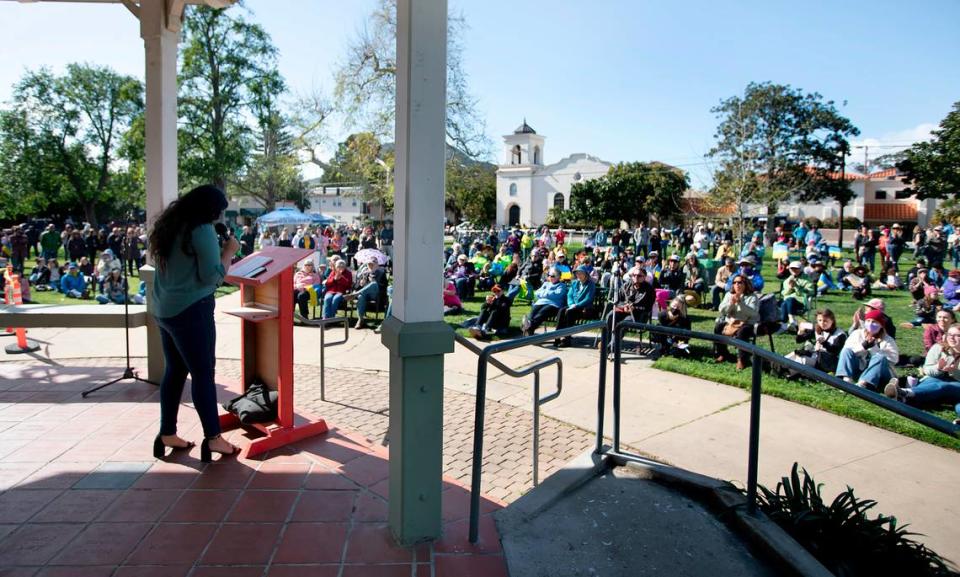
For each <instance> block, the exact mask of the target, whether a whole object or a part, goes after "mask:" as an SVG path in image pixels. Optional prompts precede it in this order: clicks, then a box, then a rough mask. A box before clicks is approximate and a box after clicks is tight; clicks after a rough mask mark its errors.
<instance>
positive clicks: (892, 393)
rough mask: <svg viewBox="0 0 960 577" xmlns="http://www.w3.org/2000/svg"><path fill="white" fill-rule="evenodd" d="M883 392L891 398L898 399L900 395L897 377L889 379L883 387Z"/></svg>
mask: <svg viewBox="0 0 960 577" xmlns="http://www.w3.org/2000/svg"><path fill="white" fill-rule="evenodd" d="M883 394H884V395H885V396H887V397H890V398H891V399H898V398H900V396H901V391H900V380H899V379H897V377H893V378H892V379H890V382H889V383H887V385H886V386H885V387H883Z"/></svg>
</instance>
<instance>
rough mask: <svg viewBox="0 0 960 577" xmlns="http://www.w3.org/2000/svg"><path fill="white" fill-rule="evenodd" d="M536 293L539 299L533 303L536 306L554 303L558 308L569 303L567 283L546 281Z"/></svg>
mask: <svg viewBox="0 0 960 577" xmlns="http://www.w3.org/2000/svg"><path fill="white" fill-rule="evenodd" d="M534 294H535V295H537V300H536V302H534V303H533V305H534V306H537V305H553V306H555V307H557V308H558V309H562V308H563V307H564V306H566V304H567V302H566V301H567V298H566V297H567V285H566V283H562V282H558V283H551V282H545V283H543V286H541V287H540V288H538V289H537V291H536V292H535V293H534Z"/></svg>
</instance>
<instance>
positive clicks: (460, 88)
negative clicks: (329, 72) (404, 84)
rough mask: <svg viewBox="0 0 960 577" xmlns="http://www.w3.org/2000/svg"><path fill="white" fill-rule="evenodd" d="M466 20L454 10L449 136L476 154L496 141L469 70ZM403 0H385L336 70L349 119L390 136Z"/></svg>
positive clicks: (340, 99)
mask: <svg viewBox="0 0 960 577" xmlns="http://www.w3.org/2000/svg"><path fill="white" fill-rule="evenodd" d="M465 26H466V23H465V21H464V19H463V17H461V16H456V15H454V16H451V17H450V18H449V19H448V27H447V126H446V127H447V141H448V143H449V144H451V145H452V146H454V147H456V148H457V149H459V150H461V151H462V152H464V153H465V154H467V156H469V157H471V158H480V157H483V156H486V155H487V153H488V152H489V148H490V143H489V142H488V140H487V137H486V136H485V126H484V122H483V118H482V116H481V114H480V112H479V111H478V110H477V100H476V98H474V97H473V95H471V94H470V90H469V87H468V85H467V75H466V73H465V72H464V70H463V46H462V45H461V43H460V37H461V35H462V33H463V29H464V27H465ZM396 39H397V2H396V0H380V1H379V4H378V5H377V7H376V8H375V9H374V11H373V13H372V14H371V15H370V18H369V25H368V27H367V28H366V29H365V30H364V31H363V32H362V33H361V34H360V35H359V36H358V37H357V38H356V39H354V41H353V42H352V43H351V44H350V46H349V48H348V49H347V56H346V59H345V61H344V63H343V65H342V66H341V67H340V69H339V70H338V71H337V73H336V89H335V97H336V100H337V102H338V103H339V105H340V107H341V108H342V109H343V111H344V112H345V113H346V118H347V123H348V125H359V126H362V127H364V128H366V129H368V130H371V131H373V132H375V133H376V134H377V135H379V136H381V137H385V138H388V139H389V138H391V135H392V134H393V126H394V115H395V113H396V110H395V103H396V85H397V54H396V47H397V44H396Z"/></svg>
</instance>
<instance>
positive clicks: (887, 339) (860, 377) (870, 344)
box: [837, 309, 900, 391]
mask: <svg viewBox="0 0 960 577" xmlns="http://www.w3.org/2000/svg"><path fill="white" fill-rule="evenodd" d="M899 360H900V349H899V348H898V347H897V342H896V341H895V340H894V339H893V337H891V336H890V335H888V334H887V332H886V330H884V328H883V313H882V312H880V311H879V310H877V309H871V310H870V311H868V312H867V313H866V314H865V315H864V319H863V326H862V327H861V328H859V329H856V330H854V331H852V332H851V333H850V336H849V337H847V342H846V343H844V345H843V349H842V350H841V351H840V358H839V360H838V362H837V376H838V377H840V378H842V379H843V380H845V381H847V382H848V383H854V384H856V385H857V386H858V387H862V388H867V389H870V390H872V391H883V390H884V387H886V386H887V384H888V383H890V382H893V381H896V376H895V375H894V374H893V367H894V366H895V365H896V364H897V361H899Z"/></svg>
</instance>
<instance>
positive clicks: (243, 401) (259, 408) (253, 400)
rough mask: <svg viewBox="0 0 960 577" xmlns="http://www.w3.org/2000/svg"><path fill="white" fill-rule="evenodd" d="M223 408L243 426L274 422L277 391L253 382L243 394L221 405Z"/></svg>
mask: <svg viewBox="0 0 960 577" xmlns="http://www.w3.org/2000/svg"><path fill="white" fill-rule="evenodd" d="M223 408H224V409H226V410H227V411H230V412H231V413H233V414H234V415H236V416H237V417H239V419H240V422H241V423H242V424H244V425H250V424H253V423H267V422H270V421H276V420H277V391H274V390H271V389H270V388H269V387H267V385H266V384H264V383H262V382H260V381H254V382H253V383H251V384H250V386H248V387H247V391H246V392H245V393H244V394H242V395H240V396H239V397H236V398H233V399H230V400H229V401H227V402H226V403H224V404H223Z"/></svg>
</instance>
